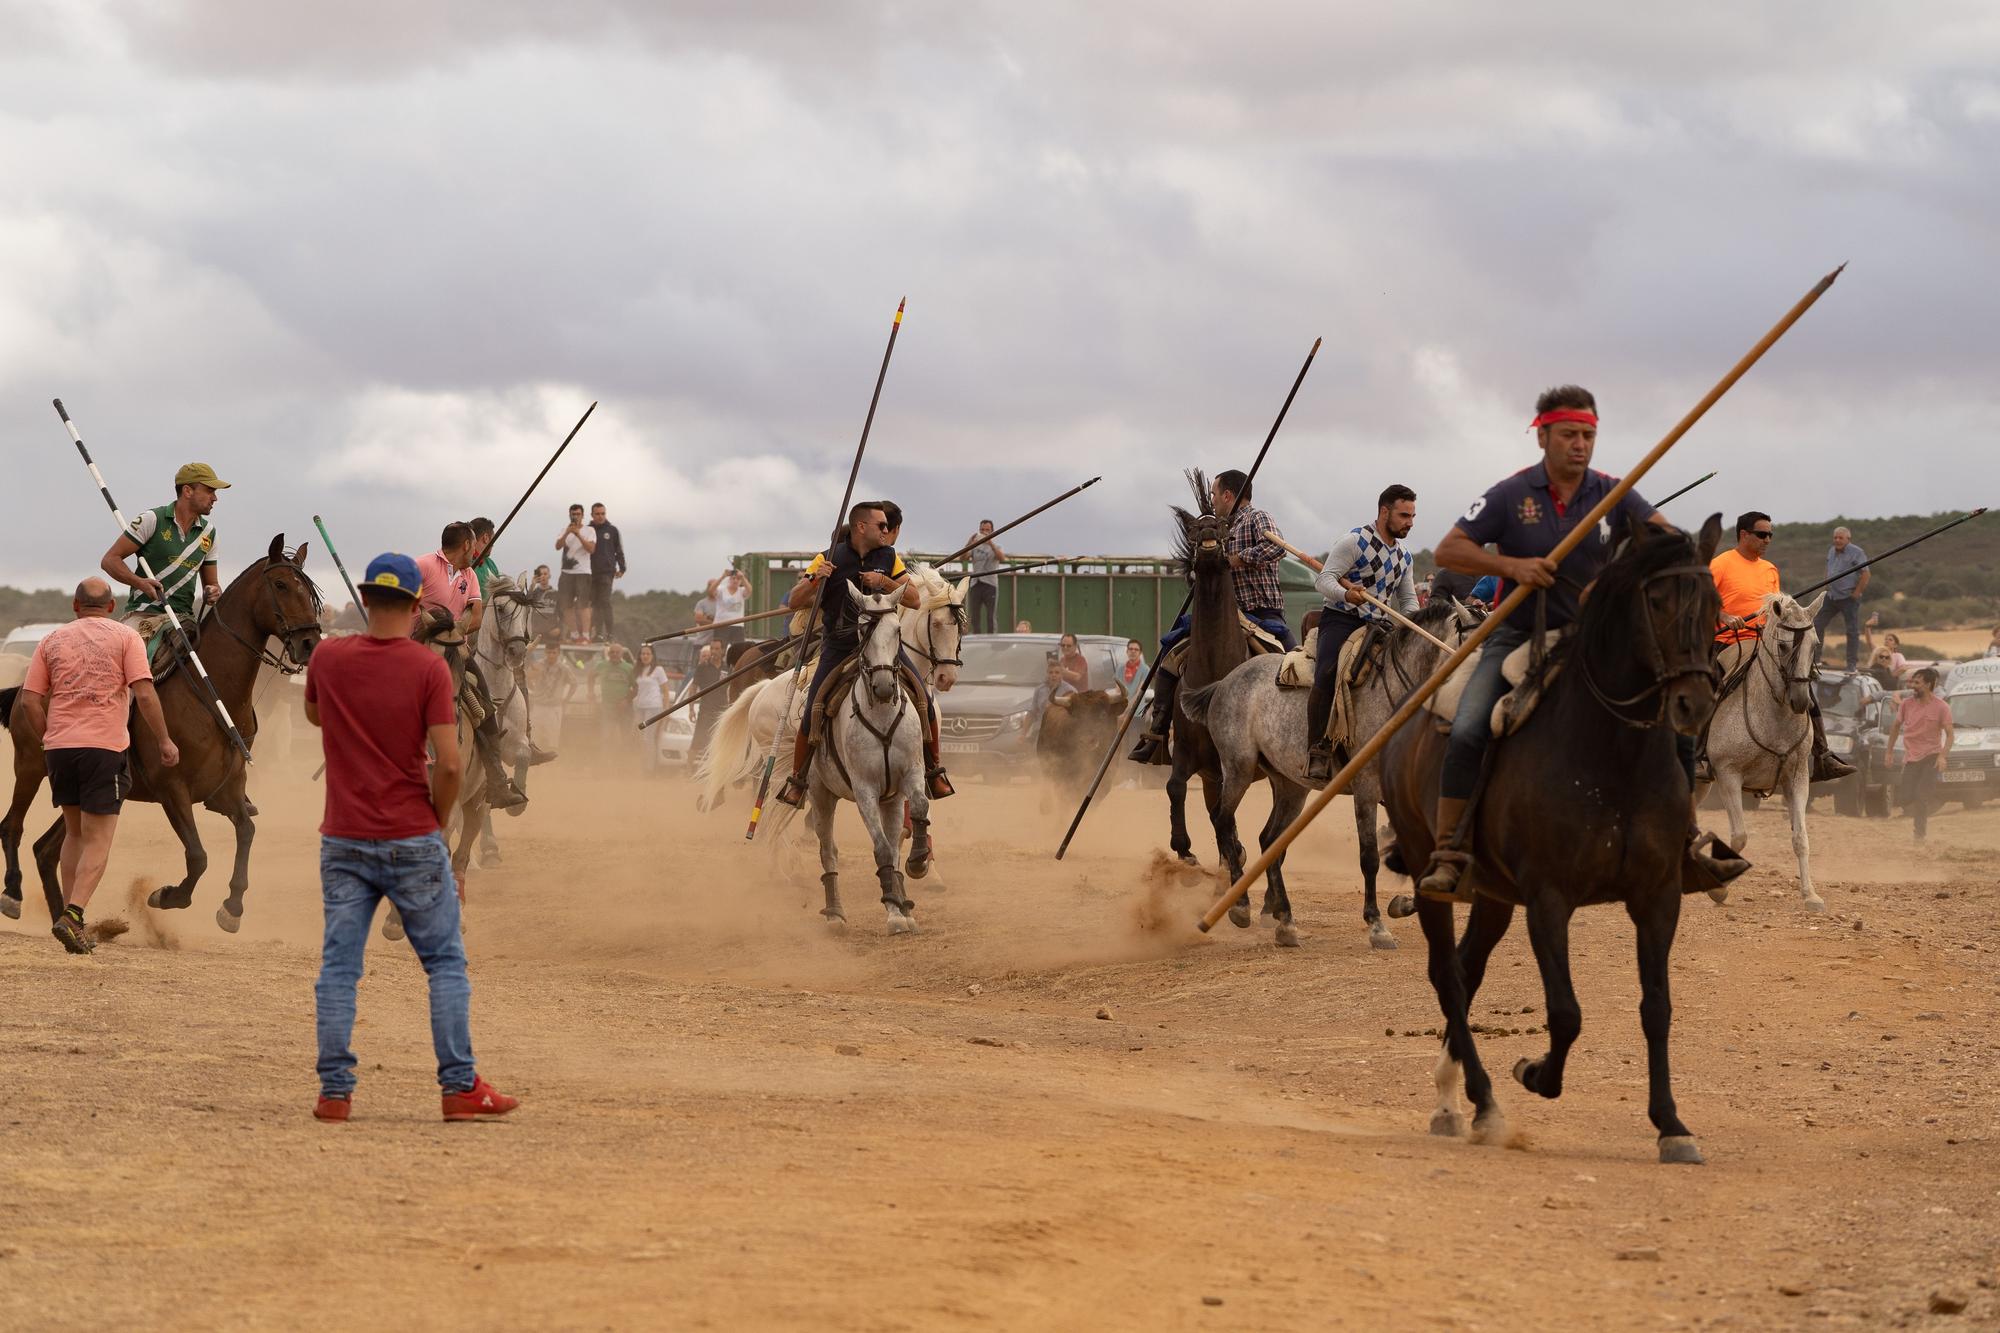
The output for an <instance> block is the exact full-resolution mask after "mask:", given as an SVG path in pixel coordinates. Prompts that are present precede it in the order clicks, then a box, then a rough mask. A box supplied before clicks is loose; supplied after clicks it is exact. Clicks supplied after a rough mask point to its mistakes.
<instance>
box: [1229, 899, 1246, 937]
mask: <svg viewBox="0 0 2000 1333" xmlns="http://www.w3.org/2000/svg"><path fill="white" fill-rule="evenodd" d="M1229 924H1230V925H1232V926H1234V927H1236V928H1237V929H1238V930H1248V929H1250V904H1249V903H1246V902H1238V903H1237V904H1236V905H1235V906H1234V907H1232V908H1230V909H1229Z"/></svg>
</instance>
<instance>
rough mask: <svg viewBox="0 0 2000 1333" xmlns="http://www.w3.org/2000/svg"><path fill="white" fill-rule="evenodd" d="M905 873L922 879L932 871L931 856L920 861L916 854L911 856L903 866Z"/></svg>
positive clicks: (912, 877) (913, 877)
mask: <svg viewBox="0 0 2000 1333" xmlns="http://www.w3.org/2000/svg"><path fill="white" fill-rule="evenodd" d="M903 873H904V874H906V875H908V876H909V877H910V878H911V879H922V878H923V877H924V876H925V875H928V874H930V873H931V863H930V858H929V857H925V858H924V859H923V860H921V861H919V860H918V859H917V858H916V857H914V856H913V857H911V858H910V859H909V861H908V862H907V863H906V864H905V865H904V866H903Z"/></svg>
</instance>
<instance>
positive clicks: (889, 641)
mask: <svg viewBox="0 0 2000 1333" xmlns="http://www.w3.org/2000/svg"><path fill="white" fill-rule="evenodd" d="M847 595H848V596H849V597H850V598H852V599H853V601H854V605H855V608H856V612H857V614H858V616H859V618H860V631H861V647H860V649H859V651H858V652H857V653H856V656H857V657H858V658H859V659H860V661H859V663H858V666H857V670H856V672H855V677H854V684H853V687H852V688H851V689H850V690H849V691H848V694H847V698H846V700H844V701H843V702H841V703H840V704H839V706H837V707H835V708H831V709H829V710H828V711H827V718H826V733H825V735H824V736H822V737H821V738H820V752H819V754H818V755H817V757H816V758H815V759H814V761H813V764H812V767H811V769H810V770H809V771H808V774H807V781H808V784H809V788H810V791H811V796H812V805H811V809H812V823H813V831H814V833H816V834H817V835H818V837H819V868H820V877H819V878H820V883H821V884H822V885H823V886H824V887H825V889H826V906H825V908H824V909H822V910H821V913H820V915H822V916H824V917H825V918H826V919H827V920H828V921H830V922H835V923H839V924H845V923H846V921H847V915H846V913H844V912H843V911H842V910H841V906H840V870H839V864H840V854H839V850H838V849H837V848H836V847H835V846H834V842H833V814H834V809H835V807H837V806H838V805H839V804H840V803H841V802H842V801H852V802H854V804H855V806H856V808H857V809H859V810H860V811H861V822H862V824H863V825H864V826H865V827H866V828H867V829H868V839H869V841H870V842H871V843H872V844H873V845H874V848H875V877H876V878H877V879H878V880H879V881H880V882H881V885H882V908H883V911H884V912H885V913H886V914H887V917H888V924H889V933H890V934H891V935H903V934H907V933H908V932H910V931H913V930H915V929H916V928H917V923H916V921H915V920H914V919H912V916H911V913H912V912H913V911H914V909H915V907H916V904H914V903H912V902H911V901H910V899H909V896H908V895H907V894H905V893H904V892H903V872H902V871H900V870H898V869H897V868H896V851H897V848H898V847H899V846H900V845H901V843H902V831H903V807H904V805H905V803H906V802H907V803H908V806H909V812H910V825H911V828H912V830H913V832H914V835H915V836H913V837H912V838H911V840H910V862H909V873H910V876H911V877H912V878H914V879H922V878H923V877H924V875H925V874H926V873H927V872H928V871H929V869H930V846H931V841H930V806H931V803H930V794H929V792H928V790H927V789H926V787H925V785H924V738H923V726H924V723H923V717H922V714H921V713H920V712H919V711H918V708H919V705H916V704H913V703H912V702H911V701H910V695H909V691H907V690H906V689H904V688H903V679H902V672H901V669H900V665H899V663H900V658H901V649H902V635H901V630H900V628H899V622H898V619H897V614H896V611H897V603H898V601H899V600H900V598H901V595H902V594H901V592H900V590H898V591H895V592H887V593H881V594H877V595H874V596H869V595H865V594H863V593H862V592H860V591H859V590H858V589H855V588H852V587H850V588H848V590H847Z"/></svg>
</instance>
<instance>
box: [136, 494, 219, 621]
mask: <svg viewBox="0 0 2000 1333" xmlns="http://www.w3.org/2000/svg"><path fill="white" fill-rule="evenodd" d="M149 520H150V521H149ZM149 527H150V528H151V529H152V530H153V531H152V535H151V536H146V535H145V532H146V529H147V528H149ZM127 531H128V535H130V537H131V538H132V540H133V541H135V542H138V543H139V554H140V555H141V556H143V557H144V558H145V561H146V568H147V569H148V570H150V571H152V575H153V577H154V578H156V579H158V580H159V581H160V584H161V586H162V587H164V588H165V589H166V592H167V601H168V603H170V604H171V605H172V606H173V608H174V612H175V614H176V615H178V616H180V618H181V619H182V620H187V619H189V618H191V617H192V616H193V615H194V595H195V593H196V592H197V591H198V590H199V589H200V587H201V567H202V566H203V565H212V564H214V563H215V525H214V524H213V523H211V522H209V521H208V517H207V516H206V515H203V516H201V517H199V518H197V519H195V521H194V527H193V528H192V529H191V530H189V532H188V533H187V534H186V535H185V536H183V535H182V533H181V530H180V529H179V528H178V527H176V526H175V525H174V507H173V506H172V505H161V506H160V507H159V508H158V509H149V510H147V511H146V512H145V513H143V514H141V515H139V517H138V518H136V519H134V520H133V522H132V526H131V528H129V529H128V530H127ZM160 609H161V607H160V604H159V603H158V602H156V601H154V600H153V599H152V598H150V597H148V596H146V594H145V593H143V592H140V591H139V590H138V589H137V588H134V589H133V590H132V595H131V596H129V597H127V598H126V599H125V610H126V612H127V614H130V613H131V612H134V611H159V610H160Z"/></svg>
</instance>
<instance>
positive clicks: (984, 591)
mask: <svg viewBox="0 0 2000 1333" xmlns="http://www.w3.org/2000/svg"><path fill="white" fill-rule="evenodd" d="M992 535H993V520H992V519H990V518H982V519H980V520H979V531H978V532H975V533H974V534H973V535H972V536H970V537H968V538H966V540H965V541H964V542H963V543H962V545H966V546H970V545H971V544H972V543H973V542H976V541H979V540H981V539H982V538H986V537H991V536H992ZM1006 559H1007V555H1006V552H1004V551H1002V550H1001V549H1000V548H999V547H998V546H996V545H995V544H994V543H992V542H987V543H986V544H985V545H984V546H981V547H979V548H978V549H977V550H975V551H973V553H972V557H971V561H972V592H971V594H970V595H969V596H968V597H967V598H966V605H968V606H969V607H970V608H971V609H972V632H973V633H974V634H991V633H992V632H993V626H994V623H995V617H996V616H997V615H998V613H999V610H1000V576H999V575H998V574H995V573H994V572H993V571H994V570H996V569H998V568H1000V566H1001V564H1002V563H1003V562H1004V561H1005V560H1006Z"/></svg>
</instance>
